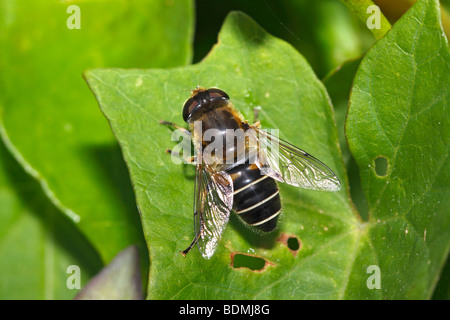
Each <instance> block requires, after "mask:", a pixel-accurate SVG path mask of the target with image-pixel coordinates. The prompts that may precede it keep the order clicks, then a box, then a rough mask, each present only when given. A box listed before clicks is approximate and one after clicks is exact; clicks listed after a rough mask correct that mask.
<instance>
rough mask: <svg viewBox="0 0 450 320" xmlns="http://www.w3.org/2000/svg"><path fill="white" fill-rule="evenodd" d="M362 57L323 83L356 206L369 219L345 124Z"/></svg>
mask: <svg viewBox="0 0 450 320" xmlns="http://www.w3.org/2000/svg"><path fill="white" fill-rule="evenodd" d="M360 63H361V58H358V59H355V60H350V61H347V62H345V63H343V64H342V65H341V66H339V67H338V68H336V69H335V70H333V71H332V72H330V73H329V74H328V75H327V76H326V77H325V78H324V79H323V80H322V82H323V84H324V85H325V87H326V88H327V91H328V94H329V95H330V98H331V101H332V103H333V107H334V112H335V115H336V125H337V128H338V133H339V144H340V146H341V150H342V157H343V158H344V163H345V166H346V168H347V174H348V181H349V187H350V194H351V197H352V201H353V203H354V205H355V207H356V208H357V209H358V212H359V214H360V216H361V218H362V219H363V220H364V221H367V220H368V219H369V218H368V212H367V211H368V208H367V202H366V198H365V196H364V192H363V190H362V187H361V179H360V177H359V168H358V166H357V164H356V162H355V160H354V159H353V157H352V155H351V153H350V150H348V145H347V139H346V137H345V132H344V126H345V119H346V116H347V107H348V102H349V98H350V91H351V88H352V85H353V79H354V77H355V74H356V71H357V69H358V66H359V64H360Z"/></svg>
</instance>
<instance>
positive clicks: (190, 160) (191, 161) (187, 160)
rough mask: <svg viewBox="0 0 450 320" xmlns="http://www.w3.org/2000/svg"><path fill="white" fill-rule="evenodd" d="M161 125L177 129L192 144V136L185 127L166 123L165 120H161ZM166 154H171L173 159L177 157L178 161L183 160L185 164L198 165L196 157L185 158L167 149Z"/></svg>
mask: <svg viewBox="0 0 450 320" xmlns="http://www.w3.org/2000/svg"><path fill="white" fill-rule="evenodd" d="M159 123H160V124H162V125H165V126H169V127H172V128H175V129H176V130H178V131H179V132H180V133H181V134H182V135H184V136H185V138H187V139H188V140H189V143H191V138H192V134H191V132H190V131H189V130H187V129H186V128H183V127H181V126H179V125H177V124H176V123H173V122H170V121H165V120H161V121H159ZM166 153H167V154H170V155H171V156H172V157H176V158H177V159H178V160H181V161H182V162H183V163H186V164H193V165H195V164H196V161H195V160H196V159H195V156H190V157H184V156H182V155H180V154H179V153H178V152H174V151H172V150H171V149H166Z"/></svg>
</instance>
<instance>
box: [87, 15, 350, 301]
mask: <svg viewBox="0 0 450 320" xmlns="http://www.w3.org/2000/svg"><path fill="white" fill-rule="evenodd" d="M86 78H87V80H88V83H89V85H90V86H91V88H92V90H93V91H94V93H95V95H96V97H97V99H98V101H99V104H100V106H101V108H102V110H103V112H104V113H105V115H106V116H107V118H108V119H109V121H110V124H111V126H112V129H113V131H114V133H115V135H116V137H117V138H118V140H119V143H120V145H121V147H122V151H123V154H124V157H125V160H126V162H127V164H128V167H129V170H130V174H131V178H132V182H133V185H134V188H135V193H136V197H137V201H138V204H139V208H140V211H141V214H142V224H143V227H144V233H145V237H146V239H147V242H148V245H149V248H150V258H151V261H152V263H151V266H150V274H151V276H150V282H149V288H148V298H151V299H161V298H164V299H202V298H207V299H217V298H227V299H234V298H241V299H246V298H257V299H265V298H273V299H282V298H339V297H341V296H342V295H343V293H344V289H345V286H346V283H347V276H348V274H347V272H346V271H347V270H350V267H351V265H352V259H350V258H351V257H352V256H351V254H350V253H351V252H352V250H353V248H354V246H355V241H356V239H357V231H358V229H357V228H356V226H357V218H356V215H355V213H354V211H353V210H352V207H351V203H350V201H349V198H348V195H347V193H346V185H347V183H346V175H345V169H344V166H343V162H342V158H341V153H340V150H339V143H338V137H337V131H336V127H335V124H334V120H333V114H332V110H331V106H330V103H329V98H328V96H327V94H326V91H325V89H324V87H323V85H322V83H321V82H320V81H319V80H318V79H317V78H316V76H315V75H314V73H313V71H312V70H311V68H310V67H309V65H308V64H307V62H306V61H305V60H304V59H303V58H302V56H300V55H299V54H298V52H296V51H295V49H293V48H292V47H291V46H290V45H289V44H287V43H285V42H283V41H281V40H279V39H276V38H274V37H272V36H270V35H269V34H267V33H266V32H265V31H264V30H262V29H261V28H260V27H259V26H258V25H257V24H256V23H255V22H254V21H253V20H251V19H250V18H249V17H247V16H246V15H244V14H242V13H231V14H230V15H229V16H228V18H227V19H226V21H225V23H224V26H223V28H222V30H221V32H220V35H219V41H218V45H217V46H215V47H214V49H213V50H212V52H211V53H210V54H209V55H208V56H207V57H206V58H205V59H204V60H203V61H202V62H201V63H199V64H196V65H193V66H188V67H184V68H176V69H171V70H124V69H93V70H90V71H89V72H87V73H86ZM197 85H202V86H205V87H212V86H215V87H219V88H222V89H223V90H225V91H226V92H227V93H228V94H229V95H230V97H231V100H232V101H233V103H234V105H235V106H236V107H237V109H238V110H240V111H241V112H243V114H244V115H245V116H246V118H247V119H249V120H251V118H252V117H251V115H252V114H253V113H252V111H253V108H254V107H255V106H261V107H262V111H261V113H260V118H261V121H262V125H263V127H265V128H279V129H281V137H282V138H285V139H287V140H289V141H291V142H292V143H294V144H296V145H298V146H300V147H302V148H304V149H305V150H307V151H308V152H310V153H312V154H313V155H315V156H316V157H318V158H319V159H321V160H322V161H324V162H325V163H326V164H328V165H329V166H330V167H331V168H332V169H333V170H335V172H336V173H337V175H338V176H339V177H340V178H341V181H342V183H343V189H342V190H341V191H340V192H337V193H332V192H314V191H307V190H300V189H298V188H294V187H289V186H281V187H282V190H281V196H282V201H283V203H284V215H283V217H282V218H281V222H280V225H279V229H278V231H277V232H275V233H272V234H270V235H268V236H265V237H262V236H260V235H258V234H255V233H253V232H251V231H250V230H248V229H247V228H246V227H244V226H243V225H242V223H241V222H240V221H238V219H237V218H236V217H235V215H234V214H232V218H231V221H230V223H229V225H228V228H227V230H226V231H225V234H224V239H223V240H222V242H221V244H220V245H219V248H218V250H217V252H216V254H215V255H214V256H213V257H212V258H211V259H210V260H205V259H203V258H202V257H201V255H200V254H199V252H198V250H193V251H192V253H190V254H189V255H187V257H186V258H183V257H182V256H181V255H180V254H179V250H182V249H184V248H185V247H186V246H187V245H188V244H189V242H190V240H191V239H192V237H193V232H194V231H193V227H192V226H193V216H192V201H193V188H194V181H193V179H192V172H193V171H192V169H193V167H183V166H178V165H175V164H173V163H172V161H171V159H170V156H168V155H167V154H165V153H164V150H165V149H166V148H167V147H171V146H173V145H174V142H171V141H170V136H171V132H170V130H168V129H167V128H166V127H163V126H161V125H159V120H160V119H165V120H168V121H176V122H180V120H182V117H181V109H182V105H183V102H184V101H185V99H186V98H187V97H188V96H189V91H188V89H193V88H195V86H197ZM290 236H291V237H293V238H298V239H299V240H300V243H299V245H300V250H299V251H298V253H297V254H295V255H294V254H293V251H292V250H293V249H290V248H288V247H287V246H286V244H285V243H287V241H282V240H280V241H276V240H277V238H280V239H286V238H289V237H290ZM239 253H244V254H252V255H255V256H258V257H261V258H262V259H264V260H263V261H261V259H259V262H263V263H262V264H259V265H260V267H259V268H261V265H262V266H265V267H264V270H263V271H260V272H258V271H253V270H250V269H249V268H246V267H243V266H242V263H244V265H247V266H248V267H250V266H249V265H248V264H247V263H246V262H245V261H246V260H248V259H250V260H251V259H252V257H250V258H248V256H244V255H242V254H239ZM242 256H244V257H242ZM237 258H243V259H240V262H239V266H240V267H239V268H233V267H232V266H230V263H231V262H232V259H233V261H234V259H237ZM253 258H254V257H253ZM257 260H258V259H257ZM256 262H257V263H255V264H254V265H252V268H258V267H255V265H256V266H257V265H258V261H256ZM287 288H289V289H287Z"/></svg>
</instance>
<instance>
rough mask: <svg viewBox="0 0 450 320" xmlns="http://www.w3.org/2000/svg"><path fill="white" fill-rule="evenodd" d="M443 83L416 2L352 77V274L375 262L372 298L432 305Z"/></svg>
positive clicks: (442, 66)
mask: <svg viewBox="0 0 450 320" xmlns="http://www.w3.org/2000/svg"><path fill="white" fill-rule="evenodd" d="M449 81H450V53H449V46H448V42H447V39H446V38H445V35H444V33H443V30H442V26H441V24H440V13H439V3H438V1H434V0H423V1H419V2H417V4H415V5H414V6H413V7H412V8H411V9H410V10H409V11H408V12H407V13H406V14H405V15H404V16H403V17H402V18H401V19H400V20H399V21H398V22H397V23H396V24H395V26H394V28H393V29H392V31H390V32H389V33H388V34H387V35H386V36H385V37H384V38H383V39H381V40H380V41H378V42H377V43H376V44H375V45H374V46H373V47H372V48H371V49H370V50H369V52H368V53H367V54H366V56H365V57H364V59H363V61H362V62H361V65H360V67H359V70H358V72H357V75H356V77H355V81H354V85H353V89H352V93H351V98H350V106H349V110H348V115H347V122H346V134H347V139H348V144H349V147H350V151H351V152H352V154H353V156H354V158H355V160H356V162H357V164H358V166H359V168H360V176H361V181H362V187H363V189H364V192H365V195H366V198H367V203H368V207H369V223H368V224H367V226H366V229H367V231H366V232H365V233H364V239H365V245H361V247H360V248H361V249H360V250H359V252H358V254H357V255H356V256H355V268H354V270H353V271H352V273H353V274H359V272H360V270H359V269H358V268H357V266H358V265H360V264H361V263H362V262H365V261H368V259H369V258H370V257H373V258H375V261H376V264H377V265H378V266H379V267H380V269H381V274H382V283H383V286H382V290H381V292H380V295H379V297H380V298H429V297H431V294H432V290H433V288H434V285H435V284H436V281H437V279H438V274H439V271H440V270H441V268H442V266H443V263H444V262H445V259H446V256H447V254H448V251H449V246H450V214H449V212H450V202H449V198H450V190H449V185H450V179H449V178H450V177H449V172H450V167H449V161H448V151H449V141H450V139H449V138H450V131H449V129H450V123H449V112H448V102H449V101H450V99H449V98H450V97H449V86H448V84H449ZM383 158H384V159H385V160H383ZM377 159H378V160H377ZM379 165H381V166H383V167H382V168H379ZM383 170H384V171H385V172H382V171H383ZM357 283H358V281H357V278H356V277H353V278H352V281H351V282H350V283H349V297H353V298H361V296H360V295H359V293H360V291H361V287H362V285H361V284H360V283H359V284H357ZM386 284H393V285H392V287H390V288H388V287H387V286H386Z"/></svg>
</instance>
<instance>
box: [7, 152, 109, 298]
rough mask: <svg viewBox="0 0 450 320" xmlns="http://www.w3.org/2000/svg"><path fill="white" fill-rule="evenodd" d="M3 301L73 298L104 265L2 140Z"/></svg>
mask: <svg viewBox="0 0 450 320" xmlns="http://www.w3.org/2000/svg"><path fill="white" fill-rule="evenodd" d="M0 221H1V224H0V257H1V261H0V274H1V281H0V299H2V300H5V299H8V300H9V299H33V300H34V299H71V298H73V297H74V296H75V294H76V293H77V291H78V290H76V288H75V289H72V288H69V287H68V286H67V280H68V278H69V276H71V274H70V273H68V272H67V270H68V267H69V266H73V265H76V266H78V267H79V268H80V269H79V270H80V272H79V275H78V276H79V278H78V281H80V283H79V285H80V286H81V285H83V284H84V283H86V281H87V279H89V278H90V277H91V276H92V275H93V274H94V273H95V272H97V271H98V270H99V269H100V267H101V260H100V257H99V256H98V253H97V252H96V251H95V250H94V249H93V248H92V246H91V245H90V244H89V243H88V241H87V240H86V239H85V238H84V237H83V236H82V235H81V234H80V232H79V231H78V230H77V229H76V228H75V227H74V225H73V223H72V222H71V221H70V220H69V219H67V218H66V217H65V216H63V215H62V214H61V212H59V210H57V209H56V208H55V206H54V205H53V204H52V203H51V202H50V201H49V200H48V199H47V198H46V197H45V195H44V194H43V192H42V189H41V187H40V186H39V184H38V183H37V182H36V181H34V179H32V178H31V177H30V176H29V175H28V174H26V173H25V172H24V171H23V168H22V167H21V166H20V165H19V164H18V163H17V162H16V161H15V160H14V159H13V157H12V156H11V155H10V154H9V152H8V151H7V150H6V148H5V146H4V145H3V143H0Z"/></svg>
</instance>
